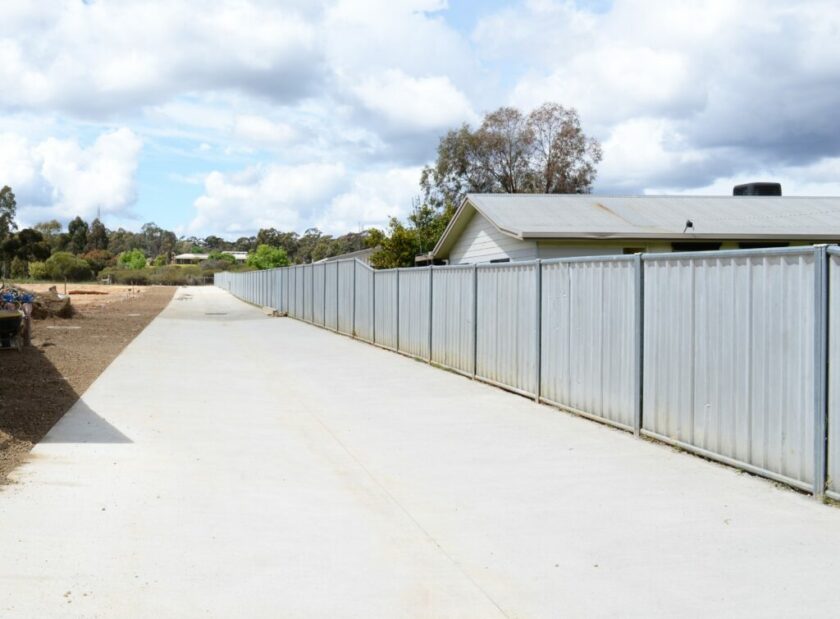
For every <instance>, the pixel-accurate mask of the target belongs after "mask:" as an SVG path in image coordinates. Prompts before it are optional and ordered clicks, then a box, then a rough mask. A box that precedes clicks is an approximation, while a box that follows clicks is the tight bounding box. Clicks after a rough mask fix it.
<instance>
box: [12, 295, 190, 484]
mask: <svg viewBox="0 0 840 619" xmlns="http://www.w3.org/2000/svg"><path fill="white" fill-rule="evenodd" d="M62 286H63V284H62ZM46 287H48V285H47V286H45V289H46ZM83 287H84V288H89V289H94V290H96V289H98V288H103V289H105V292H107V293H108V294H107V295H93V294H92V295H76V294H71V299H72V303H73V305H74V307H75V309H76V314H75V315H74V316H73V318H71V319H62V318H48V319H46V320H36V321H33V323H32V346H30V347H28V348H25V349H24V350H23V352H22V353H18V352H16V351H0V483H3V482H5V481H6V475H7V474H8V473H9V471H11V470H12V469H13V468H14V467H16V466H17V465H18V464H20V463H21V462H22V461H23V460H24V459H25V458H26V455H27V454H28V453H29V450H30V449H31V448H32V445H33V444H35V443H37V442H38V441H39V440H40V439H41V438H43V436H44V435H45V434H46V433H47V432H48V431H49V429H50V428H52V426H53V425H54V424H55V423H56V421H58V420H59V419H60V418H61V416H62V415H63V414H64V413H65V412H67V410H68V409H69V408H70V407H71V406H72V405H73V404H74V403H75V402H76V400H77V399H78V398H79V396H80V394H82V393H84V391H85V390H86V389H87V388H88V386H90V384H91V383H92V382H93V381H94V380H95V379H96V377H97V376H99V375H100V374H101V373H102V371H103V370H104V369H105V368H106V367H108V365H109V364H110V363H111V361H112V360H113V359H114V358H115V357H116V356H117V355H118V354H119V353H120V351H122V349H123V348H125V346H126V345H127V344H128V343H129V342H131V340H133V339H134V338H135V337H136V336H137V334H138V333H140V332H141V331H142V330H143V329H144V328H145V327H146V325H148V324H149V323H150V322H151V321H152V319H153V318H154V317H155V316H157V315H158V314H159V313H160V311H161V310H162V309H163V308H164V307H166V304H167V303H169V300H170V299H171V298H172V295H173V294H174V292H175V288H174V287H171V286H147V287H138V286H133V287H131V286H96V285H90V284H89V285H85V286H81V285H70V284H68V292H70V291H72V290H79V289H82V288H83ZM27 288H30V289H31V288H36V286H27ZM115 289H121V290H115ZM129 289H131V290H129ZM59 292H62V293H63V289H62V288H59Z"/></svg>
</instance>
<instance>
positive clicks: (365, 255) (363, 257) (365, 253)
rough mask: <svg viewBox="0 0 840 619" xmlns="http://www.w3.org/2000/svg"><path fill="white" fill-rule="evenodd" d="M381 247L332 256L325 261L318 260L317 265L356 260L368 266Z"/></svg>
mask: <svg viewBox="0 0 840 619" xmlns="http://www.w3.org/2000/svg"><path fill="white" fill-rule="evenodd" d="M379 250H380V247H378V246H377V247H367V248H365V249H360V250H358V251H351V252H348V253H346V254H341V255H340V256H330V257H329V258H324V259H323V260H318V261H317V262H316V263H315V264H321V263H322V262H335V261H337V260H353V259H354V258H355V259H356V260H358V261H360V262H364V263H365V264H367V265H370V257H371V256H372V255H373V254H375V253H376V252H378V251H379Z"/></svg>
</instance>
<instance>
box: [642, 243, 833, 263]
mask: <svg viewBox="0 0 840 619" xmlns="http://www.w3.org/2000/svg"><path fill="white" fill-rule="evenodd" d="M817 247H824V246H823V245H803V246H801V247H762V248H758V249H723V250H712V251H680V252H662V253H656V254H642V260H644V261H645V262H651V261H657V260H659V261H661V260H691V259H699V260H704V259H705V260H711V259H714V258H752V257H760V256H810V255H813V254H814V252H815V251H816V248H817Z"/></svg>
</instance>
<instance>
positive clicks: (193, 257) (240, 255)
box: [172, 251, 248, 264]
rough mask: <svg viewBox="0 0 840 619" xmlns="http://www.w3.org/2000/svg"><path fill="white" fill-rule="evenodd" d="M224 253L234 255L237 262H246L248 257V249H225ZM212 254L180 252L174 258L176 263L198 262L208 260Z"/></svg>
mask: <svg viewBox="0 0 840 619" xmlns="http://www.w3.org/2000/svg"><path fill="white" fill-rule="evenodd" d="M221 253H223V254H227V255H229V256H233V257H234V258H235V259H236V261H237V262H245V261H246V260H247V259H248V252H247V251H223V252H221ZM209 258H210V254H189V253H188V254H178V255H177V256H175V257H174V258H173V259H172V262H173V263H174V264H198V263H199V262H203V261H204V260H208V259H209Z"/></svg>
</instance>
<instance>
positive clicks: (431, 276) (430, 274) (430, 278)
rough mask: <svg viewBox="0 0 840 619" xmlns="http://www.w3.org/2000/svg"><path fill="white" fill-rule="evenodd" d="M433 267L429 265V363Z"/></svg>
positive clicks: (433, 288)
mask: <svg viewBox="0 0 840 619" xmlns="http://www.w3.org/2000/svg"><path fill="white" fill-rule="evenodd" d="M434 269H435V267H434V265H433V264H430V265H429V363H431V362H432V313H433V309H432V295H434V292H435V284H434V275H433V273H434Z"/></svg>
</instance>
